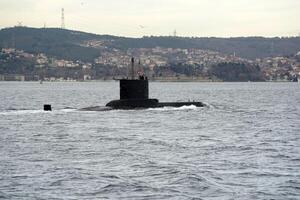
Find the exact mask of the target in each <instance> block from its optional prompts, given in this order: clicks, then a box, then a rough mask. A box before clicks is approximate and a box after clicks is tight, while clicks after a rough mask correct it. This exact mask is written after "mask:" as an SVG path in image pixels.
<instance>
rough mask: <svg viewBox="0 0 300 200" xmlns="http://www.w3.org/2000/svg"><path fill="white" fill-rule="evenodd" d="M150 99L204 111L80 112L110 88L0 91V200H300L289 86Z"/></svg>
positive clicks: (295, 103) (181, 87)
mask: <svg viewBox="0 0 300 200" xmlns="http://www.w3.org/2000/svg"><path fill="white" fill-rule="evenodd" d="M150 90H151V91H150V96H151V97H157V98H159V99H160V100H161V101H177V100H184V101H186V100H189V99H191V100H199V101H204V102H205V103H207V104H208V106H207V107H205V108H195V107H193V106H189V107H182V108H176V109H175V108H160V109H148V110H134V111H107V112H82V111H76V110H75V109H76V108H82V107H88V106H95V105H104V104H105V103H107V102H108V101H109V100H112V99H117V98H118V83H116V82H97V83H44V84H42V85H40V84H38V83H17V82H0V172H1V173H0V199H1V198H2V199H221V200H223V199H299V198H300V85H299V84H297V83H150ZM46 103H50V104H52V106H53V109H54V111H53V112H44V111H42V110H41V109H42V106H43V104H46ZM66 107H69V109H65V108H66Z"/></svg>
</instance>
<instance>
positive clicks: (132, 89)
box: [80, 58, 205, 111]
mask: <svg viewBox="0 0 300 200" xmlns="http://www.w3.org/2000/svg"><path fill="white" fill-rule="evenodd" d="M134 71H135V70H134V58H131V70H130V78H124V79H119V83H120V99H118V100H112V101H110V102H108V103H107V104H106V106H105V107H103V106H102V107H101V106H95V107H88V108H82V109H80V110H81V111H106V110H115V109H119V110H130V109H147V108H161V107H182V106H191V105H194V106H196V107H204V106H205V104H204V103H202V102H195V101H193V102H190V101H189V102H159V100H158V99H151V98H149V81H148V78H147V77H146V76H144V75H139V76H138V77H135V75H134V74H135V73H134Z"/></svg>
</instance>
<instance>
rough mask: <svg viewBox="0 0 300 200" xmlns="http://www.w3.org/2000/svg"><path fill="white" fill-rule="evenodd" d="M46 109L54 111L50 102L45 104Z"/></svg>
mask: <svg viewBox="0 0 300 200" xmlns="http://www.w3.org/2000/svg"><path fill="white" fill-rule="evenodd" d="M44 111H52V108H51V105H50V104H45V105H44Z"/></svg>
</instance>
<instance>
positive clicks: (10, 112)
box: [0, 109, 76, 115]
mask: <svg viewBox="0 0 300 200" xmlns="http://www.w3.org/2000/svg"><path fill="white" fill-rule="evenodd" d="M73 111H76V109H59V110H53V111H51V112H49V111H44V110H42V109H41V110H30V109H8V110H2V111H0V115H27V114H41V113H59V112H73Z"/></svg>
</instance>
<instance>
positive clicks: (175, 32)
mask: <svg viewBox="0 0 300 200" xmlns="http://www.w3.org/2000/svg"><path fill="white" fill-rule="evenodd" d="M173 37H177V31H176V29H175V30H174V32H173Z"/></svg>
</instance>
